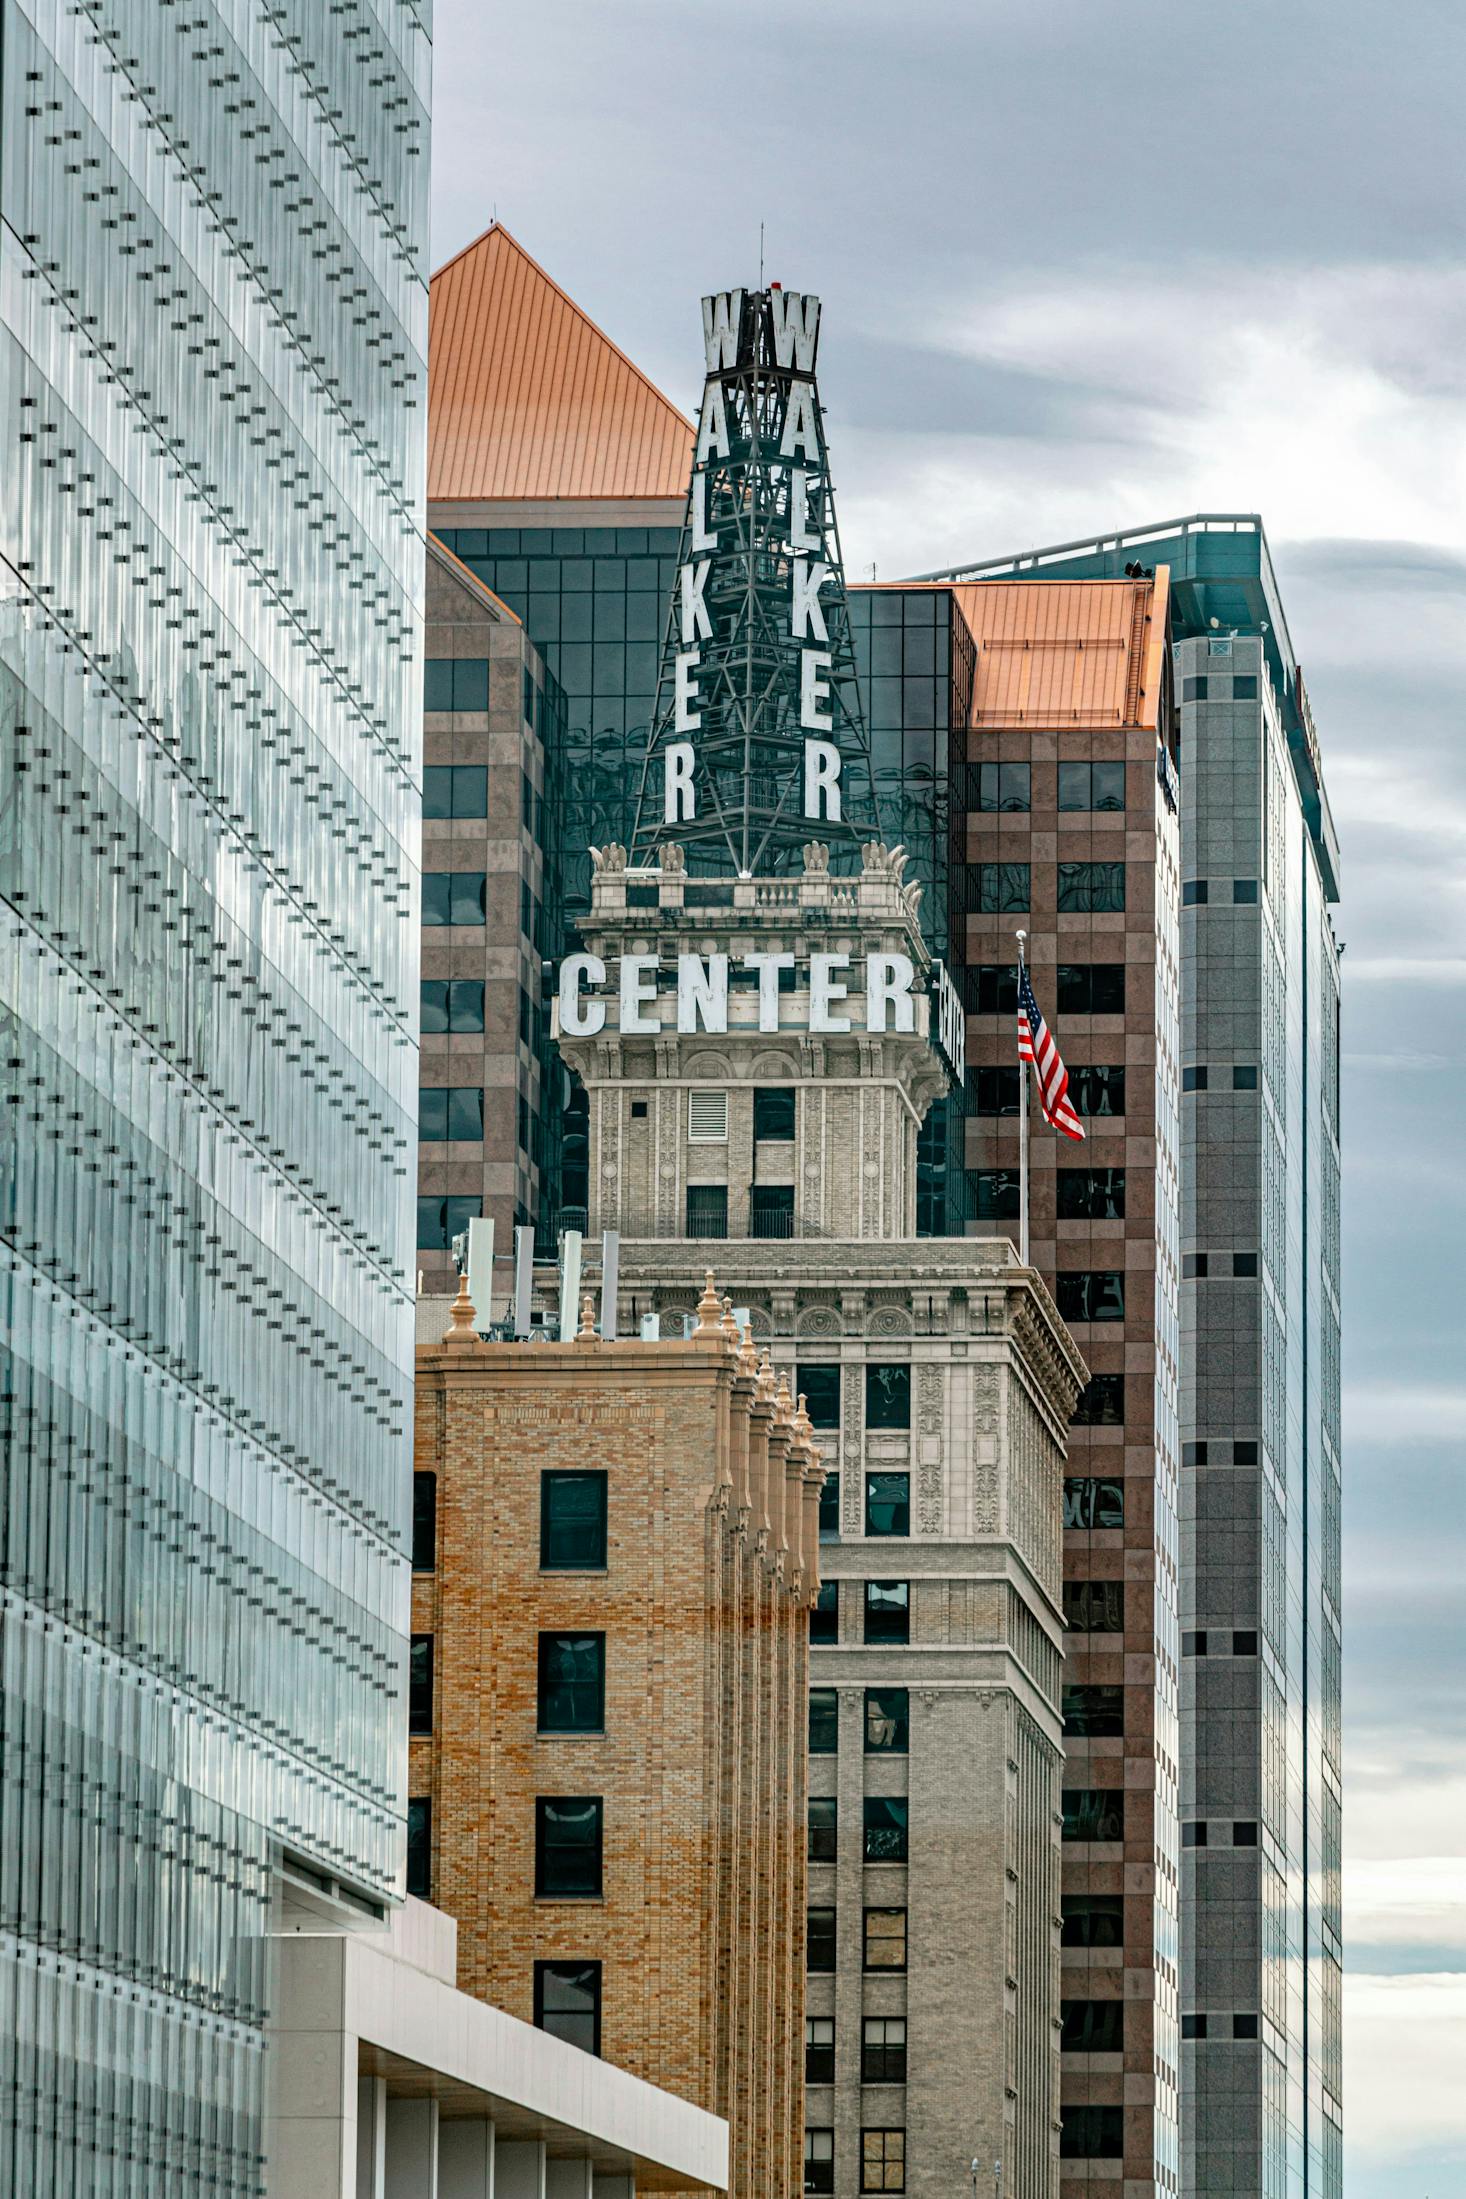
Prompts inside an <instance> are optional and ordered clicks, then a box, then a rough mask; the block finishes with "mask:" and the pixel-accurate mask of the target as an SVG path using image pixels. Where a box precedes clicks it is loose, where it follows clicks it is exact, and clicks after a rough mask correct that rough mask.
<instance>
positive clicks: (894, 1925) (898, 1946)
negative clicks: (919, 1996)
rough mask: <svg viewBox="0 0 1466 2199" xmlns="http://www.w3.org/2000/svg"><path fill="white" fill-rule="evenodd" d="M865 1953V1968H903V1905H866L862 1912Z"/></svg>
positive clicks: (904, 1954) (904, 1944) (904, 1959)
mask: <svg viewBox="0 0 1466 2199" xmlns="http://www.w3.org/2000/svg"><path fill="white" fill-rule="evenodd" d="M864 1946H865V1953H864V1962H865V1967H866V1969H867V1970H904V1969H905V1968H906V1911H905V1910H904V1909H867V1910H866V1912H865V1941H864Z"/></svg>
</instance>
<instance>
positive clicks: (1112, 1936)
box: [1061, 1894, 1125, 1947]
mask: <svg viewBox="0 0 1466 2199" xmlns="http://www.w3.org/2000/svg"><path fill="white" fill-rule="evenodd" d="M1061 1908H1062V1911H1063V1917H1064V1930H1063V1943H1064V1945H1065V1946H1066V1947H1123V1945H1124V1944H1125V1900H1124V1896H1123V1895H1122V1894H1065V1895H1064V1897H1063V1900H1062V1903H1061Z"/></svg>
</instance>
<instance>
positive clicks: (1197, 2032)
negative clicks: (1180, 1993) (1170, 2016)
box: [1181, 2015, 1206, 2039]
mask: <svg viewBox="0 0 1466 2199" xmlns="http://www.w3.org/2000/svg"><path fill="white" fill-rule="evenodd" d="M1181 2036H1182V2038H1183V2039H1204V2038H1205V2037H1206V2018H1205V2016H1198V2015H1191V2016H1183V2017H1182V2018H1181Z"/></svg>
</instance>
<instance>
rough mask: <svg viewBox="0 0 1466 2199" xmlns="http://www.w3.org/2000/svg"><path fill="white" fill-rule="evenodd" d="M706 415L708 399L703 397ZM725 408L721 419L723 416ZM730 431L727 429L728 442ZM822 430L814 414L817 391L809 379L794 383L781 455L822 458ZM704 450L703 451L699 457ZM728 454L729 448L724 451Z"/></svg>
mask: <svg viewBox="0 0 1466 2199" xmlns="http://www.w3.org/2000/svg"><path fill="white" fill-rule="evenodd" d="M703 411H704V417H706V411H707V399H706V398H704V399H703ZM721 417H722V415H721V410H720V412H719V418H720V419H721ZM727 436H728V430H727V428H726V427H725V428H724V430H723V439H724V443H725V445H726V442H727ZM819 454H820V431H819V426H818V424H817V422H816V420H815V416H814V390H813V388H812V386H811V384H810V383H808V382H791V383H790V385H789V410H788V411H787V412H786V413H785V415H784V432H783V434H782V435H781V436H780V438H779V456H780V457H781V458H799V457H804V458H818V457H819ZM700 455H701V453H699V456H700ZM723 455H724V456H725V457H726V456H727V451H726V448H725V450H724V454H723Z"/></svg>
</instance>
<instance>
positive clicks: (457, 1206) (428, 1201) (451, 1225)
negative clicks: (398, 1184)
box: [417, 1197, 484, 1252]
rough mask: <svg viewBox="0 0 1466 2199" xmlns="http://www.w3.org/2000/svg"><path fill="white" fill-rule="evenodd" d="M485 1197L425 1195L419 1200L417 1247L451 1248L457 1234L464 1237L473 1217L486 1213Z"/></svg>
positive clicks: (419, 1249)
mask: <svg viewBox="0 0 1466 2199" xmlns="http://www.w3.org/2000/svg"><path fill="white" fill-rule="evenodd" d="M483 1210H484V1202H483V1200H482V1199H471V1198H468V1197H455V1198H451V1199H437V1198H422V1197H419V1199H418V1202H417V1249H418V1251H419V1252H451V1251H452V1249H453V1240H454V1238H455V1237H461V1236H462V1234H463V1232H464V1230H465V1229H467V1227H468V1225H469V1223H470V1222H472V1221H477V1220H478V1218H479V1216H480V1215H481V1214H482V1213H483Z"/></svg>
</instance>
